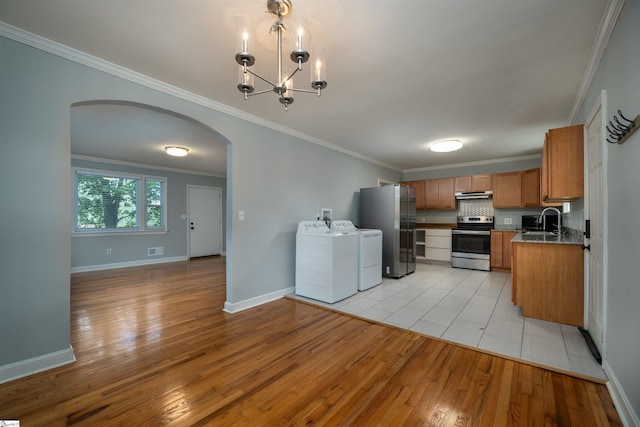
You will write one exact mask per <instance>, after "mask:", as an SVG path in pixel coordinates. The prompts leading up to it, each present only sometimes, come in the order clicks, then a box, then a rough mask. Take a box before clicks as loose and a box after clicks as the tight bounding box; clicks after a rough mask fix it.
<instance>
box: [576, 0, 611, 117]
mask: <svg viewBox="0 0 640 427" xmlns="http://www.w3.org/2000/svg"><path fill="white" fill-rule="evenodd" d="M622 6H624V0H610V1H609V4H608V5H607V10H606V13H605V14H604V15H603V16H602V20H601V21H600V27H598V33H597V35H596V39H595V41H594V42H593V47H592V49H591V55H590V57H589V62H588V63H587V67H586V68H585V70H584V74H583V75H582V81H581V82H580V87H579V88H578V94H577V95H576V99H575V100H574V101H573V107H572V108H571V113H570V114H569V120H568V124H569V125H574V124H576V120H577V119H578V113H580V109H581V108H582V104H583V103H584V100H585V98H586V97H587V92H588V91H589V88H590V87H591V82H592V81H593V78H594V76H595V74H596V71H598V67H599V66H600V61H601V60H602V55H603V54H604V50H605V48H606V47H607V43H609V38H610V37H611V33H613V29H614V27H615V26H616V22H617V21H618V16H620V11H621V10H622Z"/></svg>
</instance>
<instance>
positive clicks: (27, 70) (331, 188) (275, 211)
mask: <svg viewBox="0 0 640 427" xmlns="http://www.w3.org/2000/svg"><path fill="white" fill-rule="evenodd" d="M0 58H2V60H1V61H0V93H2V97H0V144H2V150H3V151H2V155H1V157H0V162H1V163H0V180H1V182H2V186H0V188H1V190H0V191H1V194H0V200H2V207H3V209H1V210H0V227H1V236H2V238H1V240H0V249H1V254H2V256H1V257H0V272H1V274H2V276H1V279H0V280H1V281H2V282H1V284H0V301H2V308H3V313H2V323H0V343H1V345H0V369H2V368H3V366H7V365H9V364H12V363H14V362H16V363H17V362H24V361H25V360H27V359H30V358H35V357H44V356H46V355H48V354H51V353H54V352H59V351H64V350H68V349H69V347H70V338H69V335H70V333H69V331H70V324H69V279H70V268H71V238H70V229H71V221H72V212H71V185H70V183H71V160H70V141H69V139H70V106H71V105H72V104H74V103H76V102H81V101H90V100H105V99H107V100H120V101H129V102H138V103H142V104H147V105H151V106H156V107H159V108H163V109H166V110H169V111H173V112H176V113H178V114H182V115H184V116H187V117H191V118H193V119H195V120H197V121H199V122H201V123H203V124H204V125H205V126H208V127H210V128H211V129H213V130H215V131H217V132H219V133H220V134H221V135H222V136H223V137H225V138H226V139H227V140H228V141H229V142H230V145H229V146H228V151H227V164H228V171H229V175H228V176H227V184H228V186H227V190H228V198H227V211H226V215H227V218H228V221H227V227H226V232H227V237H226V251H227V301H228V302H230V303H236V302H240V301H245V300H248V299H251V298H255V297H260V296H262V295H266V294H269V293H272V292H274V291H280V290H284V289H287V288H289V287H292V286H293V285H294V262H295V231H296V226H297V223H298V221H300V220H303V219H309V218H313V217H314V216H315V213H316V212H317V211H318V210H319V209H321V208H332V209H333V215H334V218H336V219H338V218H348V219H353V220H356V219H357V214H358V213H357V203H356V202H357V195H356V192H357V190H358V189H359V188H360V187H365V186H374V185H376V184H377V179H378V178H382V179H386V180H389V181H398V180H399V179H400V173H399V172H397V171H393V170H389V169H385V168H383V167H380V166H376V165H372V164H370V163H367V162H365V161H362V160H359V159H356V158H353V157H349V156H346V155H344V154H341V153H338V152H335V151H331V150H328V149H325V148H322V147H319V146H317V145H314V144H311V143H309V142H306V141H303V140H300V139H297V138H294V137H291V136H288V135H285V134H282V133H278V132H275V131H273V130H270V129H267V128H264V127H261V126H258V125H255V124H252V123H249V122H247V121H244V120H241V119H239V118H237V117H233V116H230V115H227V114H224V113H222V112H220V111H218V110H214V109H211V108H207V107H205V106H203V105H201V104H196V103H195V102H191V101H188V100H186V99H182V98H177V97H175V96H171V95H167V94H165V93H161V92H159V91H156V90H154V89H152V88H149V87H143V86H141V85H139V84H137V83H133V82H131V81H129V80H125V79H123V78H119V77H116V76H113V75H111V74H107V73H105V72H102V71H98V70H96V69H93V68H89V67H87V66H84V65H80V64H77V63H75V62H71V61H69V60H66V59H63V58H60V57H57V56H54V55H51V54H49V53H46V52H43V51H41V50H38V49H35V48H32V47H29V46H26V45H24V44H21V43H18V42H15V41H12V40H9V39H7V38H4V37H0ZM238 210H244V211H245V213H246V220H245V221H238V220H237V212H238ZM220 308H222V307H220ZM45 325H46V327H44V326H45Z"/></svg>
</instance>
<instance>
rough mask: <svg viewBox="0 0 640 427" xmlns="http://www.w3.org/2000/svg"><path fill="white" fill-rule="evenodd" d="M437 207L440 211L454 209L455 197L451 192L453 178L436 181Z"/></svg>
mask: <svg viewBox="0 0 640 427" xmlns="http://www.w3.org/2000/svg"><path fill="white" fill-rule="evenodd" d="M438 206H439V207H440V209H455V208H456V195H455V191H454V190H453V178H441V179H439V180H438Z"/></svg>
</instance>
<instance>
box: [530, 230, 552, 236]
mask: <svg viewBox="0 0 640 427" xmlns="http://www.w3.org/2000/svg"><path fill="white" fill-rule="evenodd" d="M522 235H523V236H557V235H558V232H556V231H532V230H525V231H523V232H522Z"/></svg>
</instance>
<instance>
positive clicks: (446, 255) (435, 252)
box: [425, 248, 451, 261]
mask: <svg viewBox="0 0 640 427" xmlns="http://www.w3.org/2000/svg"><path fill="white" fill-rule="evenodd" d="M425 258H426V259H430V260H434V261H451V249H438V248H427V251H426V256H425Z"/></svg>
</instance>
